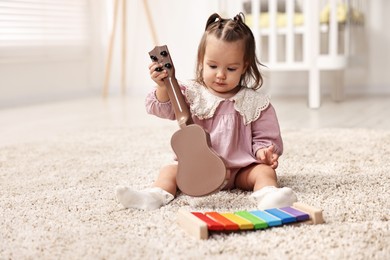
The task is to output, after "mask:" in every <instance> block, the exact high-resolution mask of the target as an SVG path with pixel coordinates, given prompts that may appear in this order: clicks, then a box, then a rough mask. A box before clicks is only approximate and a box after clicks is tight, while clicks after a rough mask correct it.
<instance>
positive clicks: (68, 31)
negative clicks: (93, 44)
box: [0, 0, 91, 60]
mask: <svg viewBox="0 0 390 260" xmlns="http://www.w3.org/2000/svg"><path fill="white" fill-rule="evenodd" d="M89 5H90V3H89V1H88V0H24V1H20V0H8V1H7V0H0V59H2V60H4V59H22V58H24V59H28V58H29V57H30V58H31V57H34V58H41V59H43V58H58V57H60V56H62V57H67V58H71V57H72V54H73V55H80V54H83V52H84V54H86V52H87V49H88V48H87V47H88V45H89V42H90V38H91V37H90V32H91V30H90V26H91V23H90V10H91V9H90V6H89Z"/></svg>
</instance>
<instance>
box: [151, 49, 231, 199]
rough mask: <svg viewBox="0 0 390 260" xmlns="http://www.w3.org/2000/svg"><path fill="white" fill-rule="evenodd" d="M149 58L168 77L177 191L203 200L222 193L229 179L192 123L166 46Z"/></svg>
mask: <svg viewBox="0 0 390 260" xmlns="http://www.w3.org/2000/svg"><path fill="white" fill-rule="evenodd" d="M149 55H150V58H151V59H152V61H154V62H158V63H162V64H163V67H159V68H157V69H156V70H157V71H162V70H166V71H167V73H168V76H167V77H166V78H165V79H164V84H165V86H166V88H167V90H168V95H169V99H170V101H171V103H172V105H173V109H174V111H175V115H176V120H177V122H178V124H179V126H180V129H179V130H178V131H176V132H175V133H174V134H173V135H172V138H171V146H172V149H173V151H174V152H175V154H176V156H177V159H178V172H177V176H176V182H177V186H178V188H179V189H180V190H181V191H182V192H183V193H185V194H187V195H190V196H205V195H208V194H211V193H214V192H216V191H218V190H220V189H222V188H223V187H224V186H225V184H226V183H227V182H228V180H229V178H230V172H229V171H228V170H226V167H225V163H224V162H223V160H222V158H221V157H219V155H218V154H217V153H216V152H215V151H214V150H213V149H212V147H211V142H210V136H209V134H208V133H207V132H206V131H205V130H204V129H203V128H202V127H200V126H199V125H197V124H194V123H193V121H192V117H191V113H190V110H189V108H188V106H187V103H186V102H185V99H184V96H183V94H182V92H181V89H180V86H179V84H178V82H177V80H176V77H175V68H174V66H173V62H172V60H171V57H170V55H169V51H168V48H167V46H166V45H163V46H156V47H155V48H154V49H153V50H152V51H150V52H149Z"/></svg>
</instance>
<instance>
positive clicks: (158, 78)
mask: <svg viewBox="0 0 390 260" xmlns="http://www.w3.org/2000/svg"><path fill="white" fill-rule="evenodd" d="M159 67H162V64H159V63H157V62H152V63H151V64H150V65H149V74H150V78H151V79H152V80H153V81H154V82H156V84H157V85H158V86H159V87H165V85H164V79H165V78H166V77H167V76H168V73H167V72H166V70H162V71H156V68H159Z"/></svg>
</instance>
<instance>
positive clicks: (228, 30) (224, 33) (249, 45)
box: [195, 13, 263, 89]
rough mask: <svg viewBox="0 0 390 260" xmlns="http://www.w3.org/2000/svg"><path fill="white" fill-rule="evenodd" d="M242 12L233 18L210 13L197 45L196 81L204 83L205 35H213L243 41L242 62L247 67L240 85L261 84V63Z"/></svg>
mask: <svg viewBox="0 0 390 260" xmlns="http://www.w3.org/2000/svg"><path fill="white" fill-rule="evenodd" d="M244 21H245V17H244V14H243V13H239V14H238V15H236V16H235V17H234V18H233V19H223V18H221V17H220V16H219V15H218V14H217V13H214V14H212V15H211V16H210V17H209V19H208V20H207V23H206V28H205V32H204V33H203V36H202V39H201V41H200V43H199V47H198V59H197V65H196V79H195V80H196V81H197V82H198V83H200V84H204V81H203V76H202V72H203V59H204V54H205V52H206V45H207V37H208V36H209V35H214V36H215V37H216V38H217V39H220V40H223V41H226V42H235V41H241V40H242V41H243V42H244V46H245V49H244V64H246V65H247V66H248V67H247V69H246V71H245V74H243V75H242V76H241V80H240V85H241V86H245V87H247V88H253V89H259V88H260V87H261V85H263V77H262V75H261V73H260V70H259V68H258V65H263V64H261V63H260V62H259V60H258V59H257V57H256V45H255V38H254V37H253V34H252V31H251V29H250V28H249V27H248V26H247V25H246V24H245V23H244Z"/></svg>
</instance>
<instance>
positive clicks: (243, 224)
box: [221, 213, 253, 230]
mask: <svg viewBox="0 0 390 260" xmlns="http://www.w3.org/2000/svg"><path fill="white" fill-rule="evenodd" d="M221 215H222V216H224V217H225V218H227V219H229V220H231V221H233V222H234V223H237V225H238V226H239V227H240V229H241V230H248V229H253V224H252V222H250V221H249V220H246V219H244V218H242V217H240V216H238V215H235V214H234V213H221Z"/></svg>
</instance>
